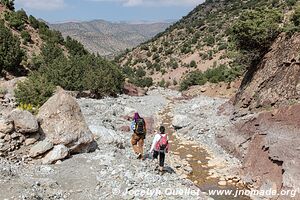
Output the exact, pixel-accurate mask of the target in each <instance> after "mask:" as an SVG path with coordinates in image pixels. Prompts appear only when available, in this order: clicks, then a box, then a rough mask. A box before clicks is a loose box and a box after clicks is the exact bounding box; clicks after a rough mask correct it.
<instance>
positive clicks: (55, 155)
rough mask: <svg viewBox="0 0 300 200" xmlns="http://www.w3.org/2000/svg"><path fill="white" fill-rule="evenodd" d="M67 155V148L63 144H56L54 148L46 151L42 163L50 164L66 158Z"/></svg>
mask: <svg viewBox="0 0 300 200" xmlns="http://www.w3.org/2000/svg"><path fill="white" fill-rule="evenodd" d="M68 155H69V149H68V148H67V147H66V146H65V145H63V144H60V145H56V146H54V148H53V149H52V150H51V151H50V152H49V153H47V155H46V156H45V157H44V158H43V160H42V163H43V164H52V163H54V162H55V161H57V160H61V159H64V158H66V157H67V156H68Z"/></svg>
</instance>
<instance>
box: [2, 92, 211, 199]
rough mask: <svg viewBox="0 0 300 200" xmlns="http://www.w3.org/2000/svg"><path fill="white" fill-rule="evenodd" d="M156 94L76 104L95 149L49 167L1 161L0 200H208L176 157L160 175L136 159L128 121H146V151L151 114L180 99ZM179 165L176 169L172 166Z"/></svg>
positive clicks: (152, 166) (149, 164)
mask: <svg viewBox="0 0 300 200" xmlns="http://www.w3.org/2000/svg"><path fill="white" fill-rule="evenodd" d="M161 93H162V91H160V90H154V91H151V92H150V93H149V95H148V96H144V97H129V96H125V95H124V96H120V97H119V98H117V99H114V98H106V99H102V100H91V99H80V100H78V103H79V104H80V106H81V110H82V112H83V115H84V117H85V119H86V121H87V124H88V126H89V128H90V129H91V131H92V133H93V134H94V135H95V136H96V138H95V139H96V141H97V143H98V149H97V150H96V151H95V152H92V153H83V154H77V155H76V154H75V155H72V157H70V158H68V159H66V160H62V161H57V162H56V164H54V165H41V164H39V163H36V164H25V163H24V162H22V160H19V161H7V160H5V159H3V158H1V160H0V161H1V162H0V165H1V170H0V176H1V182H0V183H1V187H0V199H133V198H135V199H141V198H145V199H164V198H167V199H187V198H189V199H209V197H207V196H205V195H204V194H202V192H201V191H200V190H199V188H197V187H196V186H195V184H194V183H193V182H192V181H190V180H189V179H186V178H184V177H183V176H181V175H182V174H184V173H186V174H187V173H189V167H188V164H187V163H184V162H181V161H180V160H178V157H176V156H168V159H167V161H166V172H165V174H164V175H163V176H160V175H159V174H158V173H157V172H156V170H155V169H156V163H155V162H153V161H152V160H145V161H140V160H137V159H136V158H135V155H134V154H133V152H132V150H131V146H130V143H129V139H130V136H131V133H130V132H127V131H128V129H126V127H127V126H128V125H129V123H130V121H129V120H128V117H129V116H130V115H131V114H132V113H133V112H134V111H139V112H140V113H141V115H142V116H144V117H145V118H146V119H147V122H149V123H148V125H149V128H148V130H150V134H149V136H148V139H147V142H146V147H145V150H148V149H149V148H150V142H151V140H152V135H151V132H152V131H154V130H155V127H156V126H157V125H158V124H159V123H160V122H159V118H158V117H156V116H157V114H158V113H159V112H160V111H161V110H162V109H163V108H164V106H166V104H167V103H168V100H167V99H166V96H178V97H179V96H180V94H179V93H177V92H173V91H164V95H162V94H161ZM151 126H152V128H151ZM127 128H128V127H127ZM178 163H179V164H180V169H177V168H176V167H175V166H174V165H175V164H177V165H178Z"/></svg>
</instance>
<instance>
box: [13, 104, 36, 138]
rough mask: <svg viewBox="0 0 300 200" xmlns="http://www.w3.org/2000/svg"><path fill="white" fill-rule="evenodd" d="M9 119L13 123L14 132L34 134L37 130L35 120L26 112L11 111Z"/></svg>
mask: <svg viewBox="0 0 300 200" xmlns="http://www.w3.org/2000/svg"><path fill="white" fill-rule="evenodd" d="M9 118H10V119H11V120H12V121H13V122H14V125H15V130H16V131H17V132H19V133H34V132H37V131H38V130H39V124H38V121H37V119H36V118H35V117H34V116H33V115H32V114H31V113H30V112H29V111H27V110H19V109H15V110H13V111H12V112H11V113H10V115H9Z"/></svg>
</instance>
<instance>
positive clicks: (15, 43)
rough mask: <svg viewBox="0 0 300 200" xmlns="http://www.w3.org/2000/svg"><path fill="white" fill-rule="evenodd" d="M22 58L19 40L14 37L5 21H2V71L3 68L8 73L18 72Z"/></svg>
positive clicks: (0, 40)
mask: <svg viewBox="0 0 300 200" xmlns="http://www.w3.org/2000/svg"><path fill="white" fill-rule="evenodd" d="M22 57H23V52H22V50H21V48H20V41H19V39H18V38H17V37H15V36H13V34H12V32H11V31H10V30H9V29H8V28H6V27H5V25H4V22H3V21H0V71H2V68H3V69H5V70H8V71H13V70H16V69H17V67H18V66H19V65H20V63H21V61H22Z"/></svg>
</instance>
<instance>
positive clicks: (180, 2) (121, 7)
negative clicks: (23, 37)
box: [15, 0, 204, 23]
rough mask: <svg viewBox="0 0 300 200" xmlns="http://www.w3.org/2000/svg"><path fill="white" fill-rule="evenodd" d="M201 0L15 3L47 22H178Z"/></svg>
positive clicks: (22, 0)
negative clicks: (98, 20)
mask: <svg viewBox="0 0 300 200" xmlns="http://www.w3.org/2000/svg"><path fill="white" fill-rule="evenodd" d="M203 1H204V0H15V5H16V8H17V9H20V8H24V9H25V10H26V12H27V13H29V14H32V15H34V16H35V17H37V18H42V19H44V20H46V21H48V22H52V23H53V22H61V21H76V20H79V21H87V20H93V19H104V20H108V21H140V20H146V21H161V20H167V19H180V18H181V17H182V16H184V15H186V14H187V13H188V12H189V11H191V10H192V9H193V8H194V7H196V5H198V4H200V3H202V2H203Z"/></svg>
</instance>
